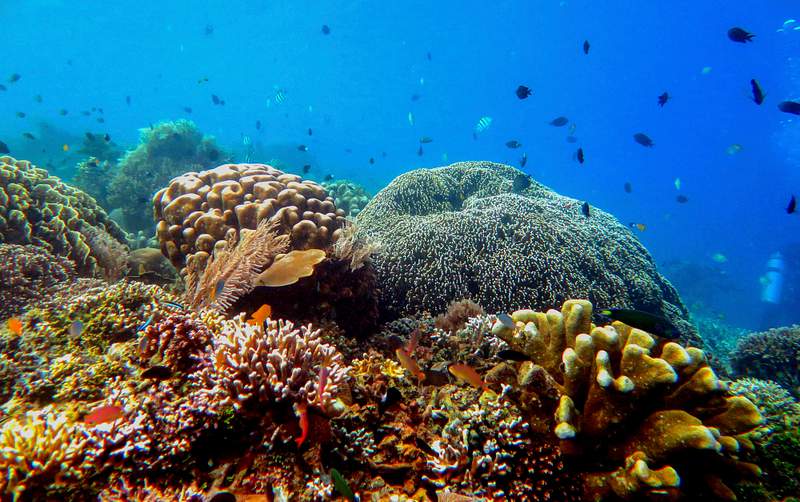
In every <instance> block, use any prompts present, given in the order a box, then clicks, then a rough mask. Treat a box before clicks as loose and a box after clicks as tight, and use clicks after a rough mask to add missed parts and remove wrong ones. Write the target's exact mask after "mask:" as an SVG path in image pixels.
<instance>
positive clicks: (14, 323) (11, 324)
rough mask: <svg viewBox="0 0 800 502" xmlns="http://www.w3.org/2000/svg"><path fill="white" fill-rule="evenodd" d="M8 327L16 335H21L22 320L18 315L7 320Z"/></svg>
mask: <svg viewBox="0 0 800 502" xmlns="http://www.w3.org/2000/svg"><path fill="white" fill-rule="evenodd" d="M8 329H9V330H10V331H11V332H12V333H14V334H15V335H17V336H22V321H20V320H19V318H18V317H12V318H11V319H9V320H8Z"/></svg>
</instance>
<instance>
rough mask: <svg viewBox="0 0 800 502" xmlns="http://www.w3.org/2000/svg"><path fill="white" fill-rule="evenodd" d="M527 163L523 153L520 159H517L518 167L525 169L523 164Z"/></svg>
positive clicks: (525, 155)
mask: <svg viewBox="0 0 800 502" xmlns="http://www.w3.org/2000/svg"><path fill="white" fill-rule="evenodd" d="M527 163H528V154H527V153H523V154H522V157H520V159H519V167H525V164H527Z"/></svg>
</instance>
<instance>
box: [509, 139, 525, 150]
mask: <svg viewBox="0 0 800 502" xmlns="http://www.w3.org/2000/svg"><path fill="white" fill-rule="evenodd" d="M521 146H522V143H520V142H519V141H517V140H515V139H512V140H511V141H506V147H508V148H519V147H521Z"/></svg>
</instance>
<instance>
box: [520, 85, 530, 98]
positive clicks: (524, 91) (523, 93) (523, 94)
mask: <svg viewBox="0 0 800 502" xmlns="http://www.w3.org/2000/svg"><path fill="white" fill-rule="evenodd" d="M531 94H533V91H532V90H531V88H530V87H527V86H524V85H521V86H519V87H517V97H518V98H519V99H525V98H527V97H528V96H530V95H531Z"/></svg>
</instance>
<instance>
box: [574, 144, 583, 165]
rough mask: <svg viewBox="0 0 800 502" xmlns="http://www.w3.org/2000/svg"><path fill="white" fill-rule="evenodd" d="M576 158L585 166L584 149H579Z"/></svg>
mask: <svg viewBox="0 0 800 502" xmlns="http://www.w3.org/2000/svg"><path fill="white" fill-rule="evenodd" d="M575 158H576V159H577V160H578V162H579V163H581V164H583V161H584V159H585V157H584V156H583V148H581V147H579V148H578V151H576V152H575Z"/></svg>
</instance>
